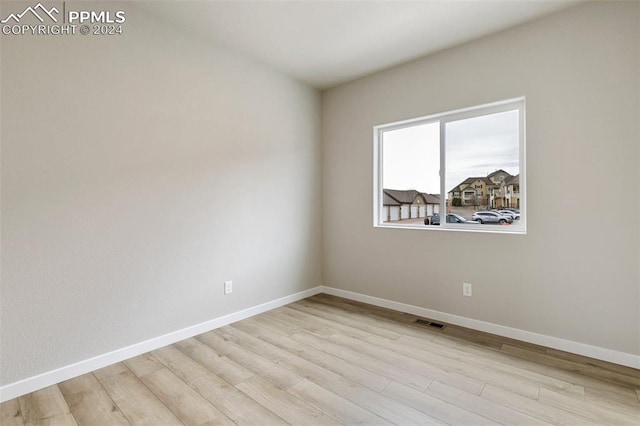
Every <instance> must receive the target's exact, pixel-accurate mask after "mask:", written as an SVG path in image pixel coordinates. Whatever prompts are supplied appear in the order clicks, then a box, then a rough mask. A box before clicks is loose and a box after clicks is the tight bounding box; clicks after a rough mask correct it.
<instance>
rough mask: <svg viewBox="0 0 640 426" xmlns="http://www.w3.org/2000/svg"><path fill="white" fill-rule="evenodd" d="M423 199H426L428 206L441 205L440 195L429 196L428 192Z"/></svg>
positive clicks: (423, 195)
mask: <svg viewBox="0 0 640 426" xmlns="http://www.w3.org/2000/svg"><path fill="white" fill-rule="evenodd" d="M422 197H423V198H424V199H425V201H426V202H427V204H440V194H427V193H426V192H423V193H422Z"/></svg>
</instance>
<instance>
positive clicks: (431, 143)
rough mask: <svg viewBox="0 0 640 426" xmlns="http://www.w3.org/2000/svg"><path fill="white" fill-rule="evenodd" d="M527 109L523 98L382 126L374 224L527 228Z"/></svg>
mask: <svg viewBox="0 0 640 426" xmlns="http://www.w3.org/2000/svg"><path fill="white" fill-rule="evenodd" d="M524 114H525V101H524V98H520V99H515V100H508V101H502V102H497V103H493V104H488V105H482V106H477V107H472V108H467V109H463V110H458V111H453V112H447V113H442V114H436V115H431V116H427V117H421V118H416V119H411V120H406V121H402V122H397V123H390V124H382V125H379V126H375V127H374V197H373V198H374V215H373V216H374V226H377V227H394V228H396V227H402V228H420V229H447V230H467V231H483V232H487V231H489V232H509V233H526V214H525V206H526V197H525V194H526V192H525V176H526V174H525V115H524ZM484 187H486V188H487V191H486V192H485V191H484V190H483V189H484ZM485 194H486V195H485ZM514 207H517V209H516V210H518V213H519V214H520V216H519V218H517V219H516V220H512V219H513V218H512V217H510V216H509V217H508V218H507V217H506V214H502V213H499V212H497V211H498V210H502V209H505V208H514ZM483 211H492V214H489V215H484V214H478V212H483ZM440 212H446V214H447V217H446V219H445V220H443V221H440V220H439V218H438V219H437V220H436V221H435V223H436V225H431V223H434V221H432V218H433V216H434V215H436V214H437V213H440ZM487 216H491V217H492V219H491V220H490V221H489V220H476V219H477V218H482V217H487ZM501 219H505V220H501ZM506 219H509V220H506ZM496 225H502V226H496Z"/></svg>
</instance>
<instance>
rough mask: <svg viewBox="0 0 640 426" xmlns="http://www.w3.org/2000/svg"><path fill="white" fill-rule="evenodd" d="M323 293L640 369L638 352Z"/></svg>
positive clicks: (361, 296) (329, 290)
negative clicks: (628, 351) (616, 349)
mask: <svg viewBox="0 0 640 426" xmlns="http://www.w3.org/2000/svg"><path fill="white" fill-rule="evenodd" d="M322 293H326V294H331V295H333V296H339V297H343V298H345V299H351V300H355V301H357V302H363V303H368V304H370V305H375V306H380V307H382V308H388V309H393V310H395V311H400V312H405V313H408V314H413V315H417V316H420V317H425V318H430V319H434V320H438V321H442V322H445V323H449V324H454V325H459V326H461V327H466V328H471V329H473V330H479V331H484V332H486V333H492V334H497V335H498V336H502V337H510V338H512V339H516V340H520V341H523V342H529V343H534V344H537V345H541V346H546V347H548V348H553V349H558V350H561V351H565V352H571V353H573V354H577V355H583V356H587V357H590V358H595V359H599V360H602V361H608V362H612V363H614V364H619V365H624V366H627V367H632V368H637V369H640V356H639V355H633V354H629V353H625V352H619V351H614V350H612V349H606V348H600V347H598V346H592V345H587V344H585V343H579V342H573V341H571V340H566V339H560V338H558V337H553V336H546V335H544V334H538V333H533V332H531V331H525V330H519V329H517V328H511V327H506V326H504V325H499V324H493V323H490V322H485V321H480V320H475V319H472V318H466V317H461V316H458V315H452V314H447V313H444V312H439V311H434V310H432V309H427V308H421V307H419V306H414V305H408V304H406V303H400V302H394V301H392V300H387V299H381V298H379V297H374V296H367V295H365V294H361V293H354V292H351V291H346V290H341V289H338V288H333V287H327V286H323V287H322Z"/></svg>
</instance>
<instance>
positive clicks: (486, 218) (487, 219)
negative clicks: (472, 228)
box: [471, 211, 513, 225]
mask: <svg viewBox="0 0 640 426" xmlns="http://www.w3.org/2000/svg"><path fill="white" fill-rule="evenodd" d="M471 219H473V220H475V221H477V222H479V223H499V224H500V225H502V224H505V223H512V222H513V218H512V217H511V216H505V215H503V214H500V213H498V212H489V211H479V212H475V213H474V214H473V216H471Z"/></svg>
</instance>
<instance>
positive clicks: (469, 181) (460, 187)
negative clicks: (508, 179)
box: [449, 172, 511, 192]
mask: <svg viewBox="0 0 640 426" xmlns="http://www.w3.org/2000/svg"><path fill="white" fill-rule="evenodd" d="M505 173H506V172H505ZM509 176H511V175H509ZM477 180H479V181H482V182H484V183H485V184H486V185H493V184H494V183H493V182H492V181H491V179H489V178H488V177H483V176H477V177H468V178H466V179H465V180H463V181H462V182H460V183H459V184H458V185H457V186H456V187H454V188H453V189H452V190H451V191H449V192H454V191H462V190H463V188H466V187H467V186H469V185H471V184H472V183H473V182H475V181H477Z"/></svg>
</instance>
